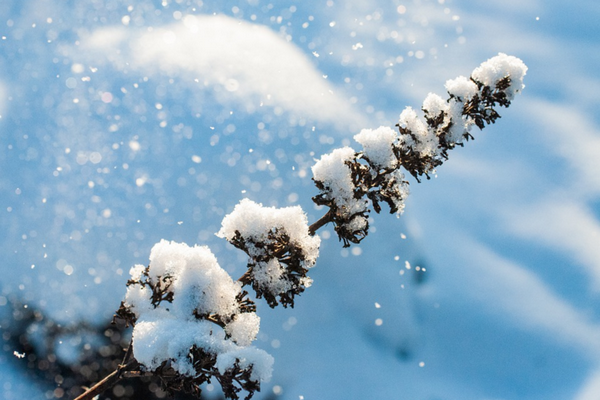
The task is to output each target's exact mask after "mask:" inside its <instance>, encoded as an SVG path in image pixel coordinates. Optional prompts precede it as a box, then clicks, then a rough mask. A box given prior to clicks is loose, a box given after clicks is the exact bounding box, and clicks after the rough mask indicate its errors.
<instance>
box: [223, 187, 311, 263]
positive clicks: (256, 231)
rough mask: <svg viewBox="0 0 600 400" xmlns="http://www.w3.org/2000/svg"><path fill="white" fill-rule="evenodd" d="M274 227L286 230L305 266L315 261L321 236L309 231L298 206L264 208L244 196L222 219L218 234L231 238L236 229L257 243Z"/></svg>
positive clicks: (306, 220) (265, 239)
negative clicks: (302, 257)
mask: <svg viewBox="0 0 600 400" xmlns="http://www.w3.org/2000/svg"><path fill="white" fill-rule="evenodd" d="M274 229H275V230H278V231H283V232H285V234H287V235H288V236H289V240H290V244H292V245H294V246H295V247H298V248H300V249H302V253H303V256H304V258H305V263H304V267H305V268H311V267H312V266H313V265H314V264H315V262H316V260H317V257H318V256H319V245H320V243H321V239H320V238H319V237H318V236H316V235H315V236H310V235H309V234H308V219H307V217H306V214H305V213H304V211H303V210H302V208H301V207H300V206H293V207H283V208H275V207H263V205H262V204H258V203H255V202H253V201H252V200H250V199H243V200H242V201H240V202H239V203H238V204H237V205H236V206H235V208H234V209H233V212H231V214H228V215H226V216H225V218H223V221H222V222H221V229H220V230H219V232H218V233H217V236H219V237H222V238H225V239H227V240H231V239H232V238H234V237H235V234H236V231H237V232H239V233H240V234H241V235H242V237H244V238H246V239H250V240H251V241H253V242H254V243H258V242H266V241H267V240H268V235H269V233H270V232H272V231H273V230H274ZM251 251H252V249H251ZM254 251H257V252H258V251H262V250H260V249H254Z"/></svg>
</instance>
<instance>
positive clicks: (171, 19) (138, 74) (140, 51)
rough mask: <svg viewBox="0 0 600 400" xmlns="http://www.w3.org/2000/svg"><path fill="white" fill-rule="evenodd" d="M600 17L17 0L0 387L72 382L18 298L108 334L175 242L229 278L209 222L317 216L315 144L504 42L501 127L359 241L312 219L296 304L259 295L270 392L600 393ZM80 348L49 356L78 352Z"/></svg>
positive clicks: (533, 8)
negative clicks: (239, 211)
mask: <svg viewBox="0 0 600 400" xmlns="http://www.w3.org/2000/svg"><path fill="white" fill-rule="evenodd" d="M599 17H600V5H599V4H598V2H595V1H591V0H581V1H576V2H570V3H568V2H562V1H556V0H550V1H541V0H531V1H527V2H525V1H515V0H502V1H499V0H489V1H486V2H481V1H467V0H464V1H461V0H436V1H434V0H431V1H429V0H410V1H383V0H381V1H375V2H364V1H333V0H328V1H303V2H299V1H280V2H268V1H264V0H247V1H243V2H237V1H220V2H218V3H216V4H211V2H207V4H204V3H203V2H202V1H201V0H163V1H162V2H161V1H150V0H146V1H134V0H132V1H121V0H92V1H87V2H76V1H74V0H71V1H66V0H64V1H60V2H55V1H49V0H28V1H20V0H3V1H2V2H0V116H1V118H0V189H1V193H2V195H1V196H0V226H1V227H2V228H1V229H0V239H1V240H0V249H1V251H2V255H3V256H2V261H1V263H0V269H1V274H0V290H1V294H0V317H1V321H2V322H1V328H2V331H3V340H4V343H3V352H2V353H1V355H0V397H1V398H4V399H17V398H23V397H25V396H32V397H33V398H44V397H45V398H55V397H61V396H62V395H63V394H62V393H61V392H60V391H56V390H55V389H56V387H57V385H58V384H59V382H46V381H42V380H35V379H33V378H32V377H31V375H27V374H26V373H25V371H26V370H27V363H28V360H29V361H31V359H29V358H28V357H29V355H28V354H25V355H24V356H23V355H22V354H20V353H18V352H16V349H15V348H14V336H15V335H16V334H17V333H16V332H17V328H22V324H19V323H18V318H17V319H16V320H15V318H14V317H15V315H17V316H18V315H21V314H19V312H20V311H19V310H18V309H21V308H26V309H34V310H36V312H38V313H41V314H43V315H44V317H45V318H47V319H51V320H52V321H55V322H56V323H57V324H60V325H62V326H63V327H67V328H68V327H71V326H78V325H81V324H84V325H86V326H89V327H102V326H104V325H105V324H106V323H107V322H108V321H110V319H111V318H112V315H113V313H114V311H115V310H116V309H117V308H118V306H119V304H120V301H121V300H122V298H123V296H124V293H125V282H126V281H127V277H128V272H129V268H130V267H131V266H133V265H134V264H144V263H146V262H147V260H148V255H149V251H150V248H151V247H152V246H153V245H154V244H155V243H156V242H158V241H159V240H160V239H161V238H164V239H168V240H176V241H183V242H186V243H188V244H195V243H197V244H206V245H209V246H210V247H211V249H212V251H213V252H214V253H215V254H216V255H217V258H218V259H219V262H220V264H221V266H223V268H225V269H226V270H227V271H228V272H230V273H231V274H232V276H234V278H236V277H238V276H240V275H241V274H242V273H243V272H244V267H245V258H244V256H243V253H241V252H239V251H237V250H235V249H234V248H233V247H232V246H229V245H228V244H227V243H226V242H225V241H223V240H221V239H219V238H217V237H215V235H214V233H215V232H217V231H218V229H219V227H220V221H221V219H222V218H223V217H224V215H225V214H226V213H228V212H230V211H231V210H232V209H233V207H234V206H235V205H236V204H237V202H238V201H239V200H240V199H242V198H244V197H249V198H251V199H252V200H255V201H258V202H261V203H263V204H265V205H270V206H279V207H282V206H287V205H296V204H299V205H301V206H302V207H303V208H304V210H306V212H307V214H308V215H309V220H310V221H311V222H313V221H315V220H316V219H318V218H319V217H320V216H321V215H322V214H323V213H324V211H323V210H319V209H316V208H315V207H314V206H313V205H312V202H311V200H310V198H311V196H314V195H315V194H316V189H315V188H314V186H313V185H312V181H311V179H310V178H311V172H310V166H311V165H312V164H313V162H314V159H315V158H318V157H319V156H320V155H321V154H324V153H327V152H330V151H331V150H332V149H334V148H336V147H340V146H343V145H350V146H354V147H355V148H358V147H359V146H358V145H357V144H356V143H354V141H353V140H352V137H353V135H354V134H356V133H358V132H359V131H360V129H362V128H376V127H378V126H380V125H387V126H393V125H394V124H395V123H396V121H397V118H398V115H399V114H400V112H401V111H402V109H403V108H404V107H405V106H412V107H414V108H420V104H421V102H422V101H423V99H424V98H425V96H426V95H427V94H428V93H429V92H435V93H439V94H444V92H445V90H444V83H445V81H446V80H447V79H452V78H455V77H456V76H458V75H465V76H468V75H469V74H470V72H471V71H472V70H473V69H474V68H475V67H477V66H478V65H479V64H480V63H481V62H483V61H485V60H486V59H488V58H490V57H492V56H494V55H496V54H498V53H499V52H503V53H507V54H511V55H514V56H517V57H519V58H521V59H522V60H523V61H524V62H525V63H526V64H527V66H528V67H529V71H528V75H527V76H526V78H525V84H526V89H525V90H524V92H523V94H522V95H521V96H518V97H517V98H516V99H515V101H514V102H513V105H512V106H511V108H509V109H507V110H501V112H500V113H501V115H502V116H503V118H502V119H500V120H499V121H498V122H497V124H496V125H493V126H490V127H488V128H486V129H485V130H484V131H483V132H479V131H474V132H473V134H474V136H475V138H476V139H475V141H473V142H469V143H467V145H466V146H465V147H464V148H458V149H456V150H454V151H452V152H451V154H450V160H449V161H448V162H446V163H445V164H444V165H443V166H441V167H440V168H439V169H438V173H437V175H436V176H435V177H433V178H432V179H431V180H429V181H425V182H422V183H420V184H417V183H416V182H414V180H411V196H410V197H409V199H408V200H407V205H406V211H405V213H404V215H403V216H402V218H400V219H396V218H395V217H393V216H389V215H385V214H384V215H374V216H373V221H372V229H371V233H370V234H369V236H368V237H367V238H366V239H365V240H364V241H363V242H362V244H361V245H360V246H353V247H351V248H350V249H342V246H341V243H338V241H337V239H336V237H335V235H334V234H333V233H332V230H331V227H327V228H325V229H323V230H322V231H320V234H321V236H322V239H323V244H322V248H321V256H320V258H319V260H318V263H317V266H316V267H315V269H313V270H312V271H311V273H310V276H311V277H312V278H313V279H314V284H313V286H312V287H311V288H310V289H308V290H307V291H306V292H305V293H304V294H303V295H302V297H301V298H299V299H298V301H297V302H296V304H297V305H296V308H294V309H277V310H274V311H273V310H271V309H269V308H268V306H267V305H266V304H265V303H264V302H260V301H259V303H258V314H259V315H260V316H261V318H262V326H261V333H260V334H259V338H258V340H257V341H256V342H255V344H256V345H257V346H258V347H261V348H263V349H265V350H266V351H268V352H270V353H271V354H272V355H273V356H274V357H275V360H276V361H275V367H274V368H275V370H274V375H273V379H272V380H271V382H269V383H267V384H265V385H264V386H263V390H262V392H261V394H258V395H257V396H256V398H265V397H266V396H276V397H277V398H281V399H307V400H309V399H346V398H374V399H384V398H393V399H427V400H453V399H456V400H458V399H461V400H467V399H478V400H484V399H485V400H492V399H493V400H499V399H506V400H508V399H515V400H516V399H519V400H523V399H531V400H534V399H540V400H542V399H543V400H552V399H573V400H597V399H599V398H600V325H599V318H600V307H599V306H598V300H599V297H600V114H599V113H598V111H597V110H598V109H599V107H600V96H599V95H598V93H600V76H599V74H598V65H599V64H600V52H599V51H598V50H599V44H600V28H599V25H598V22H597V21H598V18H599ZM406 262H408V264H407V263H406ZM408 266H410V269H408ZM417 266H418V267H420V268H419V270H420V271H417V268H416V267H417ZM21 311H22V310H21ZM23 329H25V330H26V334H27V335H29V337H30V340H32V341H35V340H38V341H39V340H42V341H43V338H42V339H39V337H40V335H41V334H43V333H40V332H37V333H36V332H35V326H33V327H32V326H25V327H24V328H23ZM99 329H100V328H99ZM36 335H37V336H36ZM36 337H37V338H38V339H35V338H36ZM86 340H87V339H86V338H83V339H82V338H81V337H73V335H71V336H70V337H64V338H61V337H60V335H59V337H58V338H57V339H56V342H55V343H54V345H53V346H54V347H53V351H54V352H55V355H56V357H58V358H59V359H61V360H63V361H64V362H65V363H71V364H77V363H78V362H79V354H81V351H82V348H83V347H85V346H86V345H90V343H88V342H87V341H86ZM209 389H213V388H212V387H211V388H209ZM209 391H210V390H209ZM218 392H219V389H218V388H215V389H213V393H218ZM108 395H110V394H108Z"/></svg>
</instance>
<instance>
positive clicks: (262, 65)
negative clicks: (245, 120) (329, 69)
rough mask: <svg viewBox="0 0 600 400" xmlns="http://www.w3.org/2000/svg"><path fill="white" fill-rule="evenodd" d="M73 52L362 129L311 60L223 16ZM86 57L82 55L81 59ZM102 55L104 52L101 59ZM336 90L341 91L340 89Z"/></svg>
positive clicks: (102, 33) (90, 43)
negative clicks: (193, 81) (195, 81)
mask: <svg viewBox="0 0 600 400" xmlns="http://www.w3.org/2000/svg"><path fill="white" fill-rule="evenodd" d="M80 42H81V43H80V45H79V46H78V47H77V49H72V52H73V53H74V54H78V55H80V56H82V57H84V58H86V57H87V58H88V59H90V60H96V62H97V60H101V59H102V58H103V56H104V58H105V60H106V61H108V62H110V63H112V64H113V65H114V66H115V67H116V68H117V69H125V68H126V69H128V70H132V69H133V70H138V71H140V72H142V73H144V74H149V75H150V74H159V73H161V72H162V73H168V74H171V75H177V74H184V75H186V76H189V77H190V78H193V79H196V78H199V79H200V84H201V85H199V87H200V88H202V87H203V85H202V83H203V84H204V85H206V86H213V87H214V86H220V87H222V88H224V89H225V90H226V91H227V92H229V93H230V94H231V95H232V96H234V97H236V98H238V99H239V100H243V101H251V102H252V104H255V105H256V106H258V105H259V104H260V105H263V104H264V105H268V106H273V107H275V106H280V107H283V108H284V109H286V110H289V111H291V112H294V113H297V114H301V115H302V116H303V117H309V118H313V119H316V120H320V121H325V122H333V123H340V121H347V122H348V125H358V126H360V125H364V118H362V117H361V115H360V113H357V112H356V110H354V109H353V107H352V106H351V105H350V103H349V102H348V101H346V99H345V98H344V97H343V96H341V95H338V94H337V93H338V92H339V90H338V89H335V88H334V87H333V86H332V85H331V84H329V82H328V81H327V80H324V79H323V78H322V73H320V72H319V71H317V69H316V68H315V65H314V63H313V61H312V60H310V59H309V58H308V57H307V56H306V55H305V54H303V53H302V52H301V51H300V50H299V49H298V48H297V47H295V46H294V45H293V44H292V43H291V42H287V41H285V40H284V39H282V38H281V37H280V36H279V35H277V34H276V33H275V32H273V31H271V30H270V29H268V28H267V27H265V26H261V25H257V24H251V23H248V22H245V21H242V20H239V19H234V18H230V17H227V16H224V15H213V16H208V15H187V16H185V17H184V18H182V20H181V21H177V22H175V23H173V24H170V25H165V26H163V27H156V28H155V29H153V30H152V31H150V32H149V31H148V30H146V29H134V28H131V27H123V26H112V27H108V28H103V29H98V30H95V31H93V32H91V33H89V34H87V35H82V37H81V40H80ZM81 53H83V55H81ZM99 53H100V54H99ZM334 89H335V90H334Z"/></svg>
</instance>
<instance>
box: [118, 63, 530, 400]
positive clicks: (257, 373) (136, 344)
mask: <svg viewBox="0 0 600 400" xmlns="http://www.w3.org/2000/svg"><path fill="white" fill-rule="evenodd" d="M526 71H527V67H526V66H525V65H524V64H523V62H522V61H521V60H519V59H518V58H515V57H512V56H507V55H505V54H499V55H498V56H496V57H493V58H491V59H490V60H488V61H486V62H484V63H483V64H481V65H480V66H479V67H478V68H476V69H475V70H474V71H473V73H472V74H471V77H470V78H465V77H458V78H456V79H453V80H450V81H448V82H446V90H447V92H448V98H447V99H443V98H442V97H440V96H438V95H435V94H429V95H428V96H427V97H426V99H425V101H424V102H423V106H422V110H423V117H420V116H419V115H418V114H417V112H416V111H415V110H414V109H412V108H410V107H407V108H406V109H405V110H404V111H403V112H402V113H401V114H400V117H399V122H398V124H397V125H396V128H397V129H393V128H391V127H380V128H377V129H364V130H362V131H361V132H360V133H358V134H357V135H355V136H354V139H355V140H356V142H358V144H360V145H361V146H362V150H361V151H355V150H354V149H353V148H351V147H343V148H338V149H335V150H333V151H332V152H331V153H329V154H325V155H323V156H322V157H321V158H320V159H319V160H318V161H317V162H316V164H315V165H314V166H313V167H312V172H313V180H314V182H315V184H316V186H317V188H318V190H319V193H318V194H317V195H316V196H314V197H313V201H314V202H315V203H316V204H317V205H321V206H327V207H328V208H329V210H328V211H327V212H326V214H325V215H324V216H323V217H322V218H321V219H319V220H318V221H316V222H315V223H313V224H312V225H310V226H309V225H308V220H307V217H306V214H305V213H304V211H303V210H302V209H301V208H300V207H299V206H295V207H286V208H274V207H263V206H262V205H261V204H258V203H255V202H253V201H251V200H248V199H244V200H242V201H241V202H240V203H239V204H238V205H237V206H236V207H235V208H234V210H233V212H232V213H231V214H229V215H227V216H225V218H224V219H223V221H222V227H221V229H220V230H219V232H218V233H217V235H218V236H220V237H222V238H224V239H226V240H227V241H229V242H230V243H231V244H233V245H234V246H235V247H237V248H238V249H240V250H242V251H244V252H245V253H246V254H247V255H248V264H247V271H246V272H245V273H244V274H243V275H242V277H241V278H239V279H238V280H237V281H234V280H233V279H232V278H231V277H230V276H229V275H228V274H227V273H226V272H225V271H224V270H223V269H222V268H221V267H220V266H219V264H218V262H217V259H216V257H215V256H214V255H213V254H212V252H211V251H210V250H209V249H208V248H207V247H205V246H194V247H189V246H188V245H186V244H182V243H174V242H168V241H165V240H163V241H161V242H160V243H158V244H156V245H155V246H154V247H153V248H152V251H151V253H150V265H149V266H147V267H144V266H142V265H137V266H135V267H133V268H132V269H131V279H130V280H129V281H128V283H127V286H128V288H127V294H126V296H125V300H124V301H123V302H122V304H121V308H120V309H119V310H118V311H117V314H116V317H117V318H120V319H123V320H125V321H126V322H127V323H129V324H131V325H133V340H132V344H131V345H132V350H133V353H132V357H133V359H134V360H136V362H137V363H139V371H138V372H150V373H152V374H153V375H155V376H159V377H160V378H161V382H162V385H163V387H164V388H165V389H166V390H167V391H171V392H172V391H176V390H184V391H187V392H190V393H193V394H196V395H199V394H200V385H201V384H203V383H205V382H210V381H211V380H212V379H213V378H214V379H216V380H217V381H218V382H219V383H220V384H221V386H222V388H223V392H224V394H225V396H226V397H228V398H231V399H237V398H238V393H239V392H240V391H241V390H245V391H246V392H247V398H250V397H252V395H253V394H254V392H255V391H258V390H260V383H261V381H264V380H267V379H269V377H270V376H271V368H272V364H273V358H272V357H271V356H270V355H268V354H267V353H265V352H264V351H263V350H260V349H257V348H255V347H253V346H252V342H253V341H254V339H255V338H256V335H257V333H258V331H259V323H260V319H259V317H258V316H257V315H256V306H255V304H254V302H253V301H252V300H251V299H250V298H249V297H248V293H247V292H246V291H244V290H243V287H244V286H247V285H248V286H251V287H252V289H253V290H254V291H255V293H256V297H257V298H264V299H265V301H266V302H267V303H268V305H269V306H271V307H275V306H277V305H278V304H279V303H281V304H282V305H283V306H284V307H287V306H292V307H293V306H294V301H295V299H296V296H297V295H299V294H301V293H302V292H303V291H304V290H305V289H306V288H308V287H309V286H310V285H311V283H312V280H311V279H310V278H309V277H308V275H307V273H308V270H309V269H310V268H312V267H313V266H314V265H315V263H316V259H317V257H318V254H319V245H320V238H319V237H318V236H317V235H316V232H317V231H318V229H320V228H321V227H323V226H324V225H326V224H327V223H329V222H332V223H333V224H334V227H335V231H336V232H337V234H338V236H339V238H340V240H341V241H343V244H344V246H345V247H346V246H349V245H350V243H359V242H360V241H361V240H362V239H364V238H365V237H366V236H367V234H368V229H369V223H368V215H369V212H370V210H371V208H372V209H373V210H375V212H377V213H379V212H380V211H381V203H386V204H387V205H388V206H389V209H390V212H391V213H395V214H397V215H400V214H401V213H402V212H403V210H404V199H405V198H406V197H407V196H408V193H409V190H408V182H407V180H406V178H405V172H408V173H409V174H411V175H412V176H414V177H415V178H416V179H417V180H419V178H420V177H422V176H423V175H425V176H426V177H429V174H431V173H432V172H433V171H434V170H435V168H437V167H438V166H440V165H441V164H442V163H443V162H444V161H445V160H446V159H447V158H448V151H449V150H451V149H453V148H455V147H456V146H462V145H463V144H464V142H466V141H468V140H469V139H471V138H472V136H471V128H472V127H473V125H475V126H477V127H479V128H480V129H481V128H484V127H485V125H486V124H491V123H494V122H495V121H496V120H497V119H498V118H500V115H499V114H498V112H497V111H496V108H497V107H498V106H501V107H508V106H509V105H510V103H511V101H512V100H513V98H514V96H515V95H516V94H517V93H519V92H520V91H521V90H522V89H523V88H524V85H523V77H524V76H525V73H526ZM127 372H128V374H129V375H135V373H136V371H131V370H130V369H128V371H127Z"/></svg>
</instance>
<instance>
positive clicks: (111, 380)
mask: <svg viewBox="0 0 600 400" xmlns="http://www.w3.org/2000/svg"><path fill="white" fill-rule="evenodd" d="M139 365H140V364H139V363H138V361H137V360H136V359H135V358H131V359H130V360H129V361H127V364H125V365H119V368H117V369H116V370H114V371H113V372H111V373H110V374H109V375H108V376H106V378H104V379H102V380H101V381H100V382H98V383H96V384H95V385H94V386H92V387H91V388H88V389H87V390H86V391H85V392H84V393H83V394H81V395H79V396H78V397H76V398H75V400H92V399H93V398H94V397H95V396H97V395H99V394H101V393H103V392H104V391H106V390H108V389H110V388H111V387H113V386H114V385H115V384H116V383H117V382H119V381H120V380H121V379H123V372H127V371H132V370H135V369H136V368H137V367H139Z"/></svg>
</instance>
